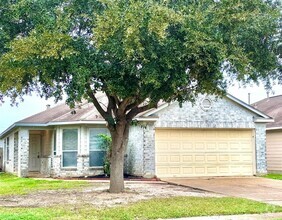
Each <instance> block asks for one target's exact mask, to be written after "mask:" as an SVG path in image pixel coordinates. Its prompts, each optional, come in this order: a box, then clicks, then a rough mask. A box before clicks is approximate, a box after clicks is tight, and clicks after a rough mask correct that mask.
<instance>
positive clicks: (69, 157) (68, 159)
mask: <svg viewBox="0 0 282 220" xmlns="http://www.w3.org/2000/svg"><path fill="white" fill-rule="evenodd" d="M77 148H78V130H77V129H64V130H63V167H76V166H77Z"/></svg>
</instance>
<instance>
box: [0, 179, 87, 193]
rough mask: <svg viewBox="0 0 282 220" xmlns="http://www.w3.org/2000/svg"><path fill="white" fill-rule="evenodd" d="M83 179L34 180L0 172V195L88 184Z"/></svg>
mask: <svg viewBox="0 0 282 220" xmlns="http://www.w3.org/2000/svg"><path fill="white" fill-rule="evenodd" d="M88 185H89V183H88V182H85V181H63V180H36V179H31V178H19V177H16V176H14V175H11V174H7V173H0V196H1V195H19V194H26V193H29V192H31V191H36V190H55V189H70V188H78V187H81V186H88Z"/></svg>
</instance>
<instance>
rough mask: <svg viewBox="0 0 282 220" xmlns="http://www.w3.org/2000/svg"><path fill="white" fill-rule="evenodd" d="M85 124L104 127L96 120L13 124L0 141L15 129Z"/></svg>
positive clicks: (103, 121)
mask: <svg viewBox="0 0 282 220" xmlns="http://www.w3.org/2000/svg"><path fill="white" fill-rule="evenodd" d="M135 120H137V121H140V122H142V121H144V122H154V121H157V120H158V118H156V117H149V118H142V117H138V118H135ZM86 124H88V125H89V124H90V125H92V124H93V125H106V121H105V120H99V121H98V120H97V121H67V122H48V123H45V124H39V123H14V124H13V125H11V126H10V127H8V128H7V129H6V130H4V131H3V132H2V133H1V134H0V139H2V138H3V137H4V136H5V135H6V134H7V133H9V132H10V131H12V130H13V129H15V128H18V127H48V126H55V125H86Z"/></svg>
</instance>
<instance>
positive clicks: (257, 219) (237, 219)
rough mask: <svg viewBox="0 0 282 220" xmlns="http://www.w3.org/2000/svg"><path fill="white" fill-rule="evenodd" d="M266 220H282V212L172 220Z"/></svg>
mask: <svg viewBox="0 0 282 220" xmlns="http://www.w3.org/2000/svg"><path fill="white" fill-rule="evenodd" d="M265 219H266V220H267V219H275V220H278V219H281V220H282V212H279V213H265V214H246V215H221V216H202V217H189V218H174V219H170V220H265Z"/></svg>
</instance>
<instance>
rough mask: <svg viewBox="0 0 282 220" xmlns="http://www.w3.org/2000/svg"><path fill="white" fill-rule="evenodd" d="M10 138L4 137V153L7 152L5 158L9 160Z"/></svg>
mask: <svg viewBox="0 0 282 220" xmlns="http://www.w3.org/2000/svg"><path fill="white" fill-rule="evenodd" d="M9 142H10V138H9V137H7V139H6V153H7V160H10V146H9V145H10V143H9Z"/></svg>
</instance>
